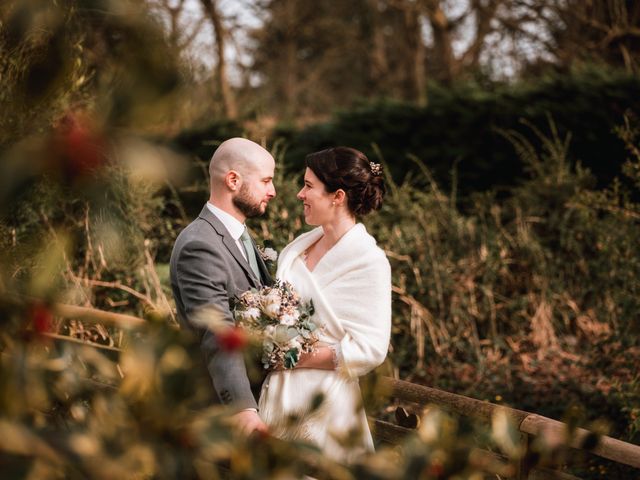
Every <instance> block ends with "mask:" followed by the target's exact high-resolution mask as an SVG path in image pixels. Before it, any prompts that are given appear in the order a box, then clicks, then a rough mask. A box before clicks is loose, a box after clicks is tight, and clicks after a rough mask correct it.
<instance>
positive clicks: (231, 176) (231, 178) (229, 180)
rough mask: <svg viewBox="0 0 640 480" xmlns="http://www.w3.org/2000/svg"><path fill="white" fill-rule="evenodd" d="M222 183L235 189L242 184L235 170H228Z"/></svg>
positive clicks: (230, 188)
mask: <svg viewBox="0 0 640 480" xmlns="http://www.w3.org/2000/svg"><path fill="white" fill-rule="evenodd" d="M224 184H225V185H226V186H227V188H228V189H229V190H232V191H235V190H236V189H238V188H240V185H242V177H241V176H240V174H239V173H238V172H236V171H235V170H229V171H228V172H227V174H226V175H225V176H224Z"/></svg>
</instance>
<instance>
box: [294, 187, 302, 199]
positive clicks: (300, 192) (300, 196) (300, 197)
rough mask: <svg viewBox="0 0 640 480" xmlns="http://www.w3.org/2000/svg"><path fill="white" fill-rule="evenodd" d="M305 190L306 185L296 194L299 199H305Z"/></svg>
mask: <svg viewBox="0 0 640 480" xmlns="http://www.w3.org/2000/svg"><path fill="white" fill-rule="evenodd" d="M303 192H304V187H303V188H301V189H300V191H299V192H298V194H297V195H296V198H297V199H298V200H304V194H303Z"/></svg>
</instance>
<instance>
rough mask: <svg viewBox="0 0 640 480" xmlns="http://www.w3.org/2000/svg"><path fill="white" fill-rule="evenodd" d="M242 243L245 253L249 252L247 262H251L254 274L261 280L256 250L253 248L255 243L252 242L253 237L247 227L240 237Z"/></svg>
mask: <svg viewBox="0 0 640 480" xmlns="http://www.w3.org/2000/svg"><path fill="white" fill-rule="evenodd" d="M240 241H241V242H242V245H243V246H244V251H245V252H247V260H249V265H250V266H251V270H253V273H255V274H256V278H258V279H260V270H259V269H258V259H257V258H256V250H255V249H254V248H253V243H252V242H251V237H250V236H249V232H248V231H247V227H244V231H243V232H242V235H240Z"/></svg>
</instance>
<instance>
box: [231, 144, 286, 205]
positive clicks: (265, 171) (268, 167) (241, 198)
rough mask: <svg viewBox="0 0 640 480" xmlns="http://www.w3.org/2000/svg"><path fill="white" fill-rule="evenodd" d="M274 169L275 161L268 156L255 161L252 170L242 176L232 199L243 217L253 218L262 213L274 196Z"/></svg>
mask: <svg viewBox="0 0 640 480" xmlns="http://www.w3.org/2000/svg"><path fill="white" fill-rule="evenodd" d="M274 170H275V162H274V161H273V158H270V157H269V158H266V159H264V161H262V162H259V163H257V164H256V166H255V167H254V169H253V171H250V172H247V173H246V174H245V175H243V176H242V184H241V185H240V189H239V190H238V193H237V194H236V195H235V196H234V197H233V199H232V201H233V204H234V205H235V207H236V208H237V209H238V210H239V211H240V212H242V214H243V215H244V216H245V217H247V218H253V217H258V216H260V215H262V214H264V212H265V211H266V209H267V204H268V203H269V201H270V200H271V199H272V198H273V197H275V196H276V189H275V187H274V186H273V174H274Z"/></svg>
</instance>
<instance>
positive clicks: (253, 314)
mask: <svg viewBox="0 0 640 480" xmlns="http://www.w3.org/2000/svg"><path fill="white" fill-rule="evenodd" d="M242 315H243V317H244V318H245V319H246V320H248V321H254V322H255V321H256V320H258V319H259V318H260V310H259V309H258V308H256V307H249V308H247V309H246V310H245V311H244V312H242Z"/></svg>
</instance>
